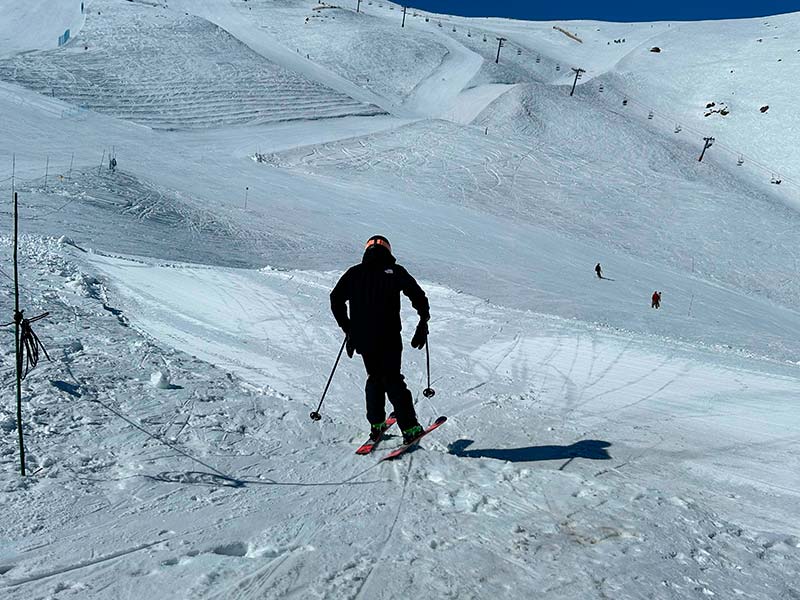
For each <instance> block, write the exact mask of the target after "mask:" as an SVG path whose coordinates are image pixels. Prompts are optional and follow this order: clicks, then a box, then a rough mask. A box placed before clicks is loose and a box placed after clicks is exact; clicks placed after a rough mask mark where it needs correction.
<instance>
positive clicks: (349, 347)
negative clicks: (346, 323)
mask: <svg viewBox="0 0 800 600" xmlns="http://www.w3.org/2000/svg"><path fill="white" fill-rule="evenodd" d="M346 348H347V358H353V353H354V352H355V351H356V344H355V342H353V338H351V337H350V336H349V335H348V336H347V343H346Z"/></svg>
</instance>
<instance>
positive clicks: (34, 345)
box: [2, 310, 51, 379]
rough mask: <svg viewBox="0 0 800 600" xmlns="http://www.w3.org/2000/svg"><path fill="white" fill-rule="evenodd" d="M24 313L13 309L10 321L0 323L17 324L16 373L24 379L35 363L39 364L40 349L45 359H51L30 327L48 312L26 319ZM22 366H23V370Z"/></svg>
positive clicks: (46, 315) (47, 314)
mask: <svg viewBox="0 0 800 600" xmlns="http://www.w3.org/2000/svg"><path fill="white" fill-rule="evenodd" d="M24 313H25V311H24V310H20V311H18V312H16V311H15V312H14V320H13V321H12V322H11V323H6V324H5V325H2V327H10V326H11V325H19V329H20V335H19V341H20V352H19V354H18V355H17V373H20V374H21V379H25V378H26V377H27V376H28V373H30V372H31V371H32V370H33V369H35V368H36V365H37V364H39V357H40V351H41V352H44V355H45V357H46V358H47V360H51V359H50V355H49V354H47V349H46V348H45V347H44V344H42V340H40V339H39V336H38V335H36V332H34V331H33V328H32V327H31V323H35V322H36V321H41V320H42V319H44V318H46V317H48V316H50V313H49V312H46V313H43V314H41V315H39V316H38V317H33V318H31V319H26V318H25V315H24ZM23 366H24V367H25V369H24V371H23Z"/></svg>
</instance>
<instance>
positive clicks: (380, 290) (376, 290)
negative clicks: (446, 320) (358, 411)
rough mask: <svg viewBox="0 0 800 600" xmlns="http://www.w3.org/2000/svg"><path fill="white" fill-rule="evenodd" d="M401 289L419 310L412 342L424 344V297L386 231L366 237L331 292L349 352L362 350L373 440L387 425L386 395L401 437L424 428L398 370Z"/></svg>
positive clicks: (407, 438)
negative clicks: (397, 257)
mask: <svg viewBox="0 0 800 600" xmlns="http://www.w3.org/2000/svg"><path fill="white" fill-rule="evenodd" d="M400 292H402V293H403V294H405V295H406V296H407V297H408V298H409V299H410V300H411V304H412V306H413V307H414V308H415V309H416V311H417V314H419V319H420V320H419V324H418V325H417V330H416V332H415V333H414V337H413V338H412V339H411V346H412V347H414V348H417V349H422V348H424V347H425V344H426V343H427V338H428V320H429V319H430V306H429V304H428V298H427V297H426V296H425V292H424V291H423V290H422V288H421V287H420V286H419V284H418V283H417V282H416V280H415V279H414V278H413V277H412V276H411V275H410V274H409V273H408V271H406V270H405V269H404V268H403V267H401V266H400V265H398V264H397V262H396V260H395V258H394V256H392V247H391V245H390V244H389V240H387V239H386V238H385V237H383V236H380V235H376V236H373V237H371V238H369V240H368V241H367V245H366V249H365V251H364V257H363V258H362V260H361V263H360V264H357V265H355V266H353V267H350V269H348V270H347V272H345V274H344V275H342V277H341V279H339V282H338V283H337V284H336V286H335V287H334V288H333V291H332V292H331V311H332V312H333V316H334V317H335V318H336V322H337V323H338V324H339V327H341V328H342V331H344V333H345V335H346V336H347V355H348V356H349V357H350V358H352V357H353V352H354V351H355V352H357V353H358V354H360V355H361V358H362V359H363V360H364V367H365V368H366V370H367V383H366V386H365V392H366V401H367V420H368V421H369V423H370V426H371V431H370V438H371V439H373V440H379V439H380V438H381V435H382V434H383V431H384V430H385V429H386V396H387V395H388V396H389V401H390V402H391V403H392V406H393V407H394V413H395V417H397V423H398V425H399V426H400V429H401V430H402V432H403V441H404V442H410V441H411V440H413V439H414V438H416V437H417V436H418V435H419V434H420V433H421V432H422V427H421V426H420V424H419V422H418V421H417V415H416V412H415V410H414V402H413V399H412V397H411V392H410V391H409V389H408V387H407V386H406V383H405V378H404V377H403V375H402V373H401V367H402V352H403V340H402V337H401V335H400V331H401V329H402V325H401V322H400ZM346 303H349V315H348V307H347V305H346Z"/></svg>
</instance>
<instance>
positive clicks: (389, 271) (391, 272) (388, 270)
mask: <svg viewBox="0 0 800 600" xmlns="http://www.w3.org/2000/svg"><path fill="white" fill-rule="evenodd" d="M384 273H386V274H387V275H394V271H392V270H391V269H386V270H385V271H384Z"/></svg>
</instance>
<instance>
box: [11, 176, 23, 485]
mask: <svg viewBox="0 0 800 600" xmlns="http://www.w3.org/2000/svg"><path fill="white" fill-rule="evenodd" d="M18 240H19V200H18V197H17V193H16V192H14V339H15V345H16V360H17V437H18V438H19V472H20V473H21V474H22V476H23V477H25V442H24V439H23V436H22V361H21V360H20V358H21V356H20V339H19V326H20V316H21V315H20V312H19V263H18V261H17V248H18V246H19V241H18Z"/></svg>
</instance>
